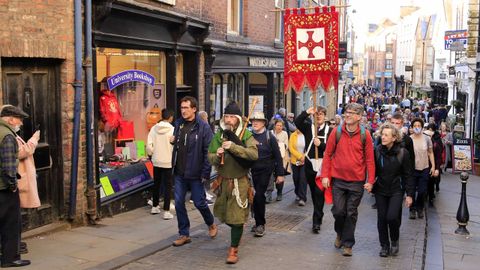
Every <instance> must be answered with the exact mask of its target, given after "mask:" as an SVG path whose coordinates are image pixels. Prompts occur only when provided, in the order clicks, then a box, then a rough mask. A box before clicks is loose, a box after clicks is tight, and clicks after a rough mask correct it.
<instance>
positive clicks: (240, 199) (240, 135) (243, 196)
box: [208, 102, 258, 264]
mask: <svg viewBox="0 0 480 270" xmlns="http://www.w3.org/2000/svg"><path fill="white" fill-rule="evenodd" d="M257 159H258V150H257V142H256V141H255V139H254V138H253V135H252V133H251V132H250V131H248V130H246V129H243V123H242V112H241V110H240V108H239V107H238V105H237V104H236V103H235V102H232V103H230V104H228V105H227V107H225V111H224V113H223V118H222V120H220V130H219V131H218V132H217V133H216V134H215V136H214V137H213V139H212V142H211V143H210V146H209V148H208V160H209V161H210V163H211V164H212V165H213V166H215V167H216V168H217V172H218V175H219V177H218V178H217V179H216V180H215V182H214V184H213V185H212V189H213V190H217V189H218V197H217V199H216V200H215V205H214V208H213V213H214V214H215V216H216V217H217V218H218V219H219V220H220V221H221V222H224V223H226V224H227V225H228V226H230V228H231V233H230V235H231V244H230V248H229V250H228V256H227V260H226V263H228V264H235V263H237V262H238V246H239V244H240V239H241V238H242V234H243V226H244V224H245V222H247V218H248V213H249V209H250V207H249V205H250V203H251V202H249V192H252V190H251V185H250V181H249V179H248V171H249V170H250V167H252V165H253V161H255V160H257Z"/></svg>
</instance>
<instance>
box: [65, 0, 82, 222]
mask: <svg viewBox="0 0 480 270" xmlns="http://www.w3.org/2000/svg"><path fill="white" fill-rule="evenodd" d="M74 33H75V43H74V44H75V81H74V82H73V87H74V89H75V96H74V105H73V134H72V158H71V166H72V167H71V170H70V194H69V195H70V196H69V209H68V219H69V220H74V219H75V216H76V213H77V186H78V150H79V140H80V116H81V115H80V109H81V103H82V86H83V83H82V4H81V0H75V2H74Z"/></svg>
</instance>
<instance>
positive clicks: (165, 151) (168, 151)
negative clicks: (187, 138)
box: [147, 121, 174, 168]
mask: <svg viewBox="0 0 480 270" xmlns="http://www.w3.org/2000/svg"><path fill="white" fill-rule="evenodd" d="M173 130H174V128H173V126H172V125H171V124H170V123H168V122H166V121H161V122H159V123H157V124H156V125H155V126H153V127H152V128H151V129H150V132H149V133H148V139H147V153H148V155H149V156H152V163H153V166H155V167H159V168H172V153H173V145H172V144H171V143H170V138H171V137H172V136H173Z"/></svg>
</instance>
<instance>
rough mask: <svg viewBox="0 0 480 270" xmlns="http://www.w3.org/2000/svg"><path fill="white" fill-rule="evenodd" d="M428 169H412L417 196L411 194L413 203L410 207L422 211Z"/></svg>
mask: <svg viewBox="0 0 480 270" xmlns="http://www.w3.org/2000/svg"><path fill="white" fill-rule="evenodd" d="M429 173H430V169H428V168H427V169H424V170H421V171H418V170H414V171H413V178H414V179H415V188H416V191H417V193H416V194H417V196H416V197H415V196H413V203H412V207H410V209H412V210H417V211H422V210H423V208H424V204H425V196H426V194H427V186H428V179H429Z"/></svg>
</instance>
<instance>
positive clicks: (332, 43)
mask: <svg viewBox="0 0 480 270" xmlns="http://www.w3.org/2000/svg"><path fill="white" fill-rule="evenodd" d="M298 11H300V12H298ZM284 54H285V64H284V90H285V92H288V91H289V90H290V88H293V89H294V90H295V91H296V92H300V91H302V90H303V87H304V85H305V84H307V86H308V87H309V88H310V89H311V90H312V91H315V90H316V89H317V87H318V86H319V85H321V86H322V87H323V89H325V91H328V90H329V89H330V86H331V85H332V84H333V85H334V86H335V85H337V81H338V12H336V11H335V7H330V8H327V7H323V8H322V9H321V10H320V8H319V7H317V8H315V12H314V13H311V14H305V9H304V8H301V9H293V10H292V9H287V10H286V11H285V17H284Z"/></svg>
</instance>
